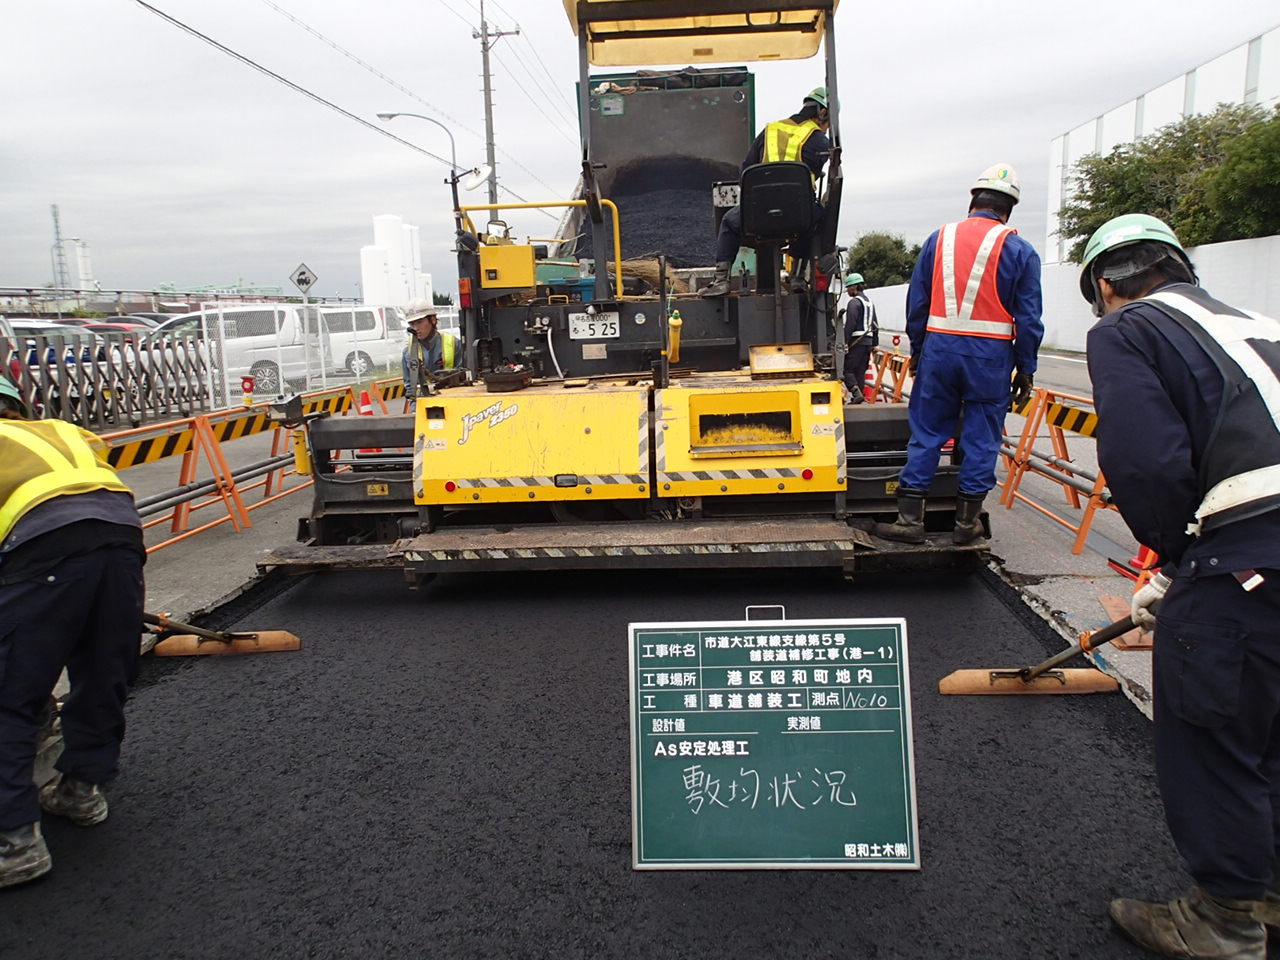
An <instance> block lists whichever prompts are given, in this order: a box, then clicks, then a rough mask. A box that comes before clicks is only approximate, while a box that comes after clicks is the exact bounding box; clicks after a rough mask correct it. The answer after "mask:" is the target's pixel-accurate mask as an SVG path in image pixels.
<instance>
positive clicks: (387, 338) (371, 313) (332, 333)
mask: <svg viewBox="0 0 1280 960" xmlns="http://www.w3.org/2000/svg"><path fill="white" fill-rule="evenodd" d="M320 316H321V318H322V319H323V321H324V328H325V330H326V331H327V332H328V335H329V351H330V356H331V357H332V358H333V360H334V368H335V369H336V370H338V371H341V372H345V373H348V374H351V375H352V376H355V377H363V376H365V374H367V373H368V372H369V371H370V370H372V369H374V368H382V367H393V368H394V369H395V370H397V371H398V370H399V369H400V352H401V351H402V350H403V349H404V345H405V340H406V338H407V337H408V336H409V334H408V331H407V330H406V328H405V324H404V312H403V311H402V310H401V309H400V308H399V307H379V306H373V305H370V304H358V305H355V306H350V307H346V306H344V307H323V306H322V307H320Z"/></svg>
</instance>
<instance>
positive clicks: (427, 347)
mask: <svg viewBox="0 0 1280 960" xmlns="http://www.w3.org/2000/svg"><path fill="white" fill-rule="evenodd" d="M405 324H406V325H407V326H408V327H409V342H408V343H407V344H406V345H405V348H404V354H403V356H402V357H401V359H400V366H401V370H402V373H403V375H404V395H405V396H406V397H409V398H411V399H412V398H413V397H417V396H422V395H425V394H426V392H427V390H428V383H429V382H430V374H433V373H435V372H436V371H438V370H452V369H453V368H454V367H456V366H457V365H458V359H459V357H460V356H461V351H460V350H459V349H458V338H457V337H455V336H454V335H453V334H451V333H441V332H440V330H439V329H438V327H439V325H440V313H439V311H438V310H437V309H436V307H435V306H434V305H433V304H432V303H431V302H430V301H429V300H425V299H418V300H413V301H410V303H409V305H408V306H407V307H405Z"/></svg>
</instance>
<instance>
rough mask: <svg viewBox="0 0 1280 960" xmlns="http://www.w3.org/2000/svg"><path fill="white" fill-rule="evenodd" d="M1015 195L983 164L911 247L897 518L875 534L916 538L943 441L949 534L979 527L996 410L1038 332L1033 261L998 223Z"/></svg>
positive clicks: (1031, 356)
mask: <svg viewBox="0 0 1280 960" xmlns="http://www.w3.org/2000/svg"><path fill="white" fill-rule="evenodd" d="M1020 193H1021V188H1020V187H1019V185H1018V174H1017V172H1016V171H1015V170H1014V169H1013V167H1011V166H1009V165H1008V164H1007V163H998V164H995V165H994V166H992V167H988V168H987V169H986V170H984V171H983V172H982V173H981V174H980V175H979V176H978V179H977V182H975V183H974V185H973V187H972V189H971V190H970V195H971V199H970V202H969V215H968V217H967V218H966V219H964V220H961V221H959V222H957V223H948V224H945V225H943V226H942V227H940V228H938V230H936V231H934V233H933V234H932V235H931V236H930V237H929V239H928V240H926V241H925V243H924V246H923V247H922V248H921V249H920V258H919V259H918V260H917V261H916V266H915V270H914V271H913V272H912V274H911V283H910V285H909V286H908V288H907V336H908V338H909V339H910V341H911V361H910V366H911V373H912V374H913V376H914V378H915V379H914V381H913V383H912V386H911V401H910V405H909V406H908V409H907V419H908V422H909V423H910V425H911V440H910V442H909V444H908V446H907V463H906V466H905V467H903V469H902V473H901V475H900V476H899V478H898V517H897V519H896V520H895V521H894V522H893V523H877V524H876V525H875V528H874V529H875V534H876V536H879V537H883V538H885V539H886V540H897V541H900V542H903V543H923V542H924V512H925V499H926V497H927V495H928V492H929V484H930V483H932V482H933V475H934V473H935V471H936V470H937V468H938V458H939V456H940V455H941V453H942V448H943V446H944V445H945V444H946V443H947V441H949V440H950V439H951V438H952V437H955V438H956V445H957V447H958V448H959V451H960V454H961V456H962V457H963V460H962V462H961V464H960V471H959V477H958V478H957V479H958V485H959V499H958V501H957V504H956V519H955V528H954V530H953V531H952V534H951V539H952V541H953V542H955V543H956V544H966V543H970V542H972V541H973V540H975V539H977V538H978V537H979V536H981V535H982V521H981V514H982V502H983V500H984V499H985V497H986V495H987V492H988V491H989V490H990V489H991V488H992V487H994V486H995V485H996V472H995V468H996V458H997V456H998V455H999V452H1000V442H1001V439H1002V437H1003V435H1004V419H1005V414H1006V413H1007V412H1008V410H1009V406H1010V400H1011V399H1012V402H1013V404H1014V405H1015V406H1018V405H1021V404H1022V403H1023V402H1025V401H1026V400H1027V399H1029V398H1030V396H1031V388H1032V378H1033V376H1034V374H1035V372H1036V351H1037V350H1039V349H1040V340H1041V339H1042V338H1043V336H1044V325H1043V324H1042V323H1041V320H1040V311H1041V299H1040V257H1039V255H1038V254H1037V253H1036V252H1035V250H1034V249H1033V248H1032V246H1031V244H1030V243H1028V242H1027V241H1026V240H1024V239H1022V237H1020V236H1018V234H1017V232H1016V231H1015V230H1013V229H1012V228H1011V227H1009V226H1008V225H1007V224H1008V221H1009V215H1010V214H1011V213H1012V212H1013V207H1014V204H1016V203H1017V202H1018V197H1019V194H1020ZM1011 375H1012V381H1011V379H1010V378H1011ZM962 415H963V421H961V416H962ZM957 423H961V427H960V435H959V436H958V437H957V436H956V425H957Z"/></svg>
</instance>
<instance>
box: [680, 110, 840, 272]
mask: <svg viewBox="0 0 1280 960" xmlns="http://www.w3.org/2000/svg"><path fill="white" fill-rule="evenodd" d="M830 125H831V120H830V115H829V114H828V112H827V88H826V87H817V88H815V89H814V90H811V91H810V92H809V94H808V96H806V97H805V98H804V103H803V104H802V105H801V107H800V112H799V113H795V114H792V115H791V116H789V117H787V118H786V119H785V120H775V121H773V123H768V124H765V128H764V129H763V130H761V131H760V135H759V136H757V137H756V139H755V142H754V143H753V144H751V150H750V151H749V152H748V153H747V157H746V159H745V160H743V161H742V169H743V170H745V169H747V167H751V166H755V165H756V164H757V163H784V162H785V163H795V162H797V161H798V162H800V163H803V164H805V165H807V166H808V168H809V170H810V172H812V173H813V178H814V180H815V181H816V180H817V179H818V177H820V176H822V168H823V167H824V166H825V165H826V162H827V157H829V156H830V155H831V141H830V140H828V139H827V129H828V128H829V127H830ZM740 246H742V208H741V207H732V208H731V209H730V210H729V211H728V212H727V213H726V214H725V215H724V218H723V219H722V220H721V221H720V233H719V235H718V236H717V237H716V275H715V277H714V278H713V279H712V281H711V284H710V285H709V286H706V287H704V288H703V289H702V295H703V296H704V297H722V296H724V295H725V294H726V293H728V292H729V270H730V269H731V268H732V267H733V261H734V258H735V257H737V256H738V248H739V247H740Z"/></svg>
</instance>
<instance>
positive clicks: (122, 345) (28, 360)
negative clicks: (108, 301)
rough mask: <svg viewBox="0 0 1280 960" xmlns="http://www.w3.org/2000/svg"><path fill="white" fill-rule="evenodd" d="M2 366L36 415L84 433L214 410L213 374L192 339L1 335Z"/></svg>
mask: <svg viewBox="0 0 1280 960" xmlns="http://www.w3.org/2000/svg"><path fill="white" fill-rule="evenodd" d="M0 363H2V365H3V367H4V369H5V370H6V372H8V373H9V375H10V376H12V377H14V378H15V379H16V380H17V382H18V387H19V389H20V390H21V392H22V395H23V397H24V398H26V399H27V401H28V402H29V403H30V404H31V406H32V408H33V409H34V410H35V413H36V415H37V416H38V417H41V418H43V419H58V420H66V421H68V422H70V423H74V424H76V425H78V426H81V427H84V428H85V429H86V430H105V429H110V428H111V427H121V426H139V425H141V424H143V423H146V422H148V421H156V420H171V419H173V418H174V417H188V416H191V415H193V414H196V413H199V412H201V411H205V410H209V409H211V406H212V405H211V404H210V401H209V398H210V396H211V382H212V378H213V376H214V373H215V371H214V370H213V369H212V368H211V367H210V364H209V363H208V351H207V350H206V349H205V348H204V346H203V345H202V344H201V342H200V341H199V339H198V338H196V337H194V336H169V337H149V336H146V335H145V332H140V333H139V335H136V336H135V335H131V334H128V333H123V332H120V333H97V332H92V331H87V330H83V329H81V328H78V327H73V326H68V327H67V329H66V332H65V333H63V332H61V331H58V332H56V333H42V334H38V335H26V334H22V333H19V334H18V336H17V337H16V342H15V343H13V344H10V343H8V342H6V341H4V340H0Z"/></svg>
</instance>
